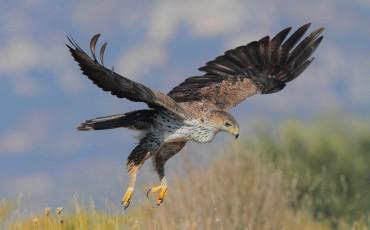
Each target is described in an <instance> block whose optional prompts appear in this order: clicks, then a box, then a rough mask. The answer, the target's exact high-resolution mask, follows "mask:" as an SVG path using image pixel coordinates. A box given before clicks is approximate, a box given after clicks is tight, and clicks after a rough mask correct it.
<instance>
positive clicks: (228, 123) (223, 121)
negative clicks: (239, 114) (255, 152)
mask: <svg viewBox="0 0 370 230" xmlns="http://www.w3.org/2000/svg"><path fill="white" fill-rule="evenodd" d="M214 121H215V125H216V127H217V128H218V129H219V130H220V131H224V132H228V133H230V134H231V135H233V136H234V137H235V138H238V137H239V124H238V122H237V121H236V119H235V118H234V117H233V116H232V115H231V114H230V113H228V112H225V111H215V117H214Z"/></svg>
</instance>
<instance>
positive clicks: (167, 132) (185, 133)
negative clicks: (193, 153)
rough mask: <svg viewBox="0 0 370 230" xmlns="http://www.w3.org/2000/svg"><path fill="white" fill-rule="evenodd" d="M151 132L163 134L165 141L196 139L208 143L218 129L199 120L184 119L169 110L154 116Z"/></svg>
mask: <svg viewBox="0 0 370 230" xmlns="http://www.w3.org/2000/svg"><path fill="white" fill-rule="evenodd" d="M151 132H153V133H155V134H158V135H162V138H161V139H163V140H164V142H167V143H168V142H179V141H189V140H191V141H195V142H198V143H207V142H210V141H212V140H213V138H214V136H215V135H216V133H217V132H218V130H217V129H216V128H214V127H211V126H206V125H204V124H203V123H200V122H199V121H197V120H192V121H183V120H181V119H179V118H178V117H176V116H173V115H172V114H169V113H167V112H163V113H158V114H156V115H155V117H154V124H153V126H152V130H151Z"/></svg>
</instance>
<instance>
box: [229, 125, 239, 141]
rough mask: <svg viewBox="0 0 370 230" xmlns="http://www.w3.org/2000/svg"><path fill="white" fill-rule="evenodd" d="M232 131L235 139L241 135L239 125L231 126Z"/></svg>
mask: <svg viewBox="0 0 370 230" xmlns="http://www.w3.org/2000/svg"><path fill="white" fill-rule="evenodd" d="M230 133H231V134H232V135H233V136H234V137H235V139H238V137H239V127H235V128H231V129H230Z"/></svg>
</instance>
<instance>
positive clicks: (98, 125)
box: [77, 110, 154, 131]
mask: <svg viewBox="0 0 370 230" xmlns="http://www.w3.org/2000/svg"><path fill="white" fill-rule="evenodd" d="M153 112H154V111H153V110H136V111H132V112H129V113H125V114H116V115H110V116H105V117H98V118H94V119H91V120H87V121H85V122H83V123H81V124H80V126H78V127H77V130H80V131H88V130H105V129H115V128H121V127H124V128H129V129H134V130H146V129H148V128H149V126H150V124H151V117H152V114H153Z"/></svg>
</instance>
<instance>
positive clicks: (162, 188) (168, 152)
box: [146, 142, 186, 206]
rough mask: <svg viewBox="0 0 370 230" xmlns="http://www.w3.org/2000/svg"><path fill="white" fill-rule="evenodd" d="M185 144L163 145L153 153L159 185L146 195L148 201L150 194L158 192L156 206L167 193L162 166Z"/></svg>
mask: <svg viewBox="0 0 370 230" xmlns="http://www.w3.org/2000/svg"><path fill="white" fill-rule="evenodd" d="M185 144H186V142H173V143H168V144H165V145H163V146H162V147H161V149H160V150H159V151H158V152H156V153H155V155H154V167H155V170H156V171H157V173H158V176H159V180H160V181H161V182H160V185H158V186H154V187H152V188H150V189H149V190H148V192H147V193H146V195H147V197H148V199H149V194H150V193H156V192H158V197H157V200H156V204H157V205H158V206H159V205H160V204H161V203H162V202H163V199H164V197H165V195H166V192H167V180H166V177H165V175H164V164H165V163H166V161H167V160H168V159H170V158H171V157H172V156H173V155H175V154H176V153H178V152H179V151H180V150H181V149H182V148H183V147H184V146H185Z"/></svg>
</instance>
